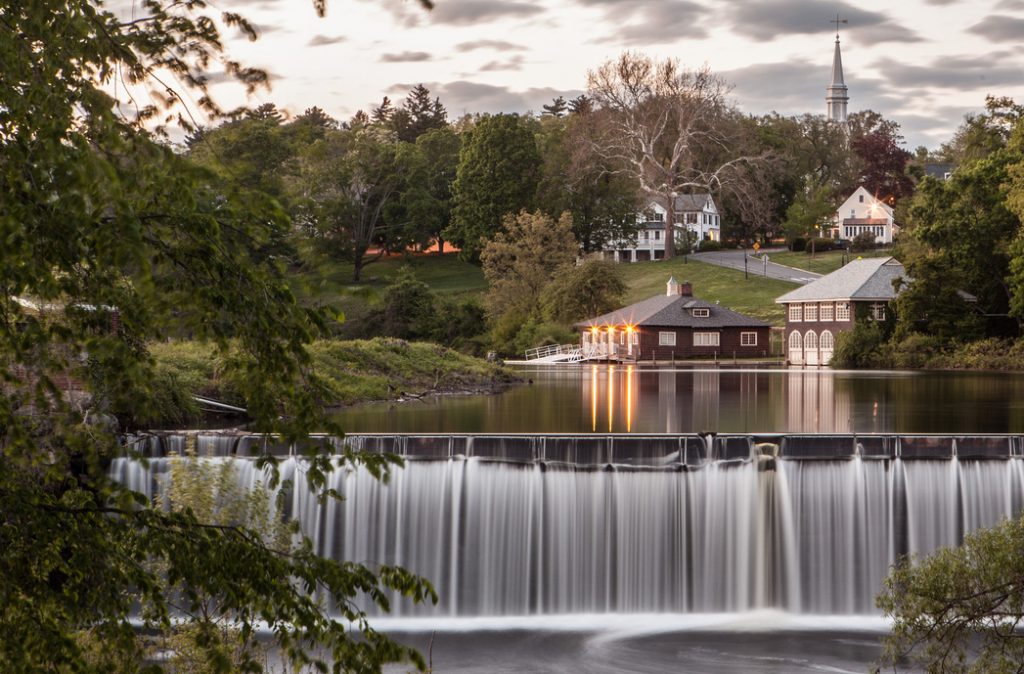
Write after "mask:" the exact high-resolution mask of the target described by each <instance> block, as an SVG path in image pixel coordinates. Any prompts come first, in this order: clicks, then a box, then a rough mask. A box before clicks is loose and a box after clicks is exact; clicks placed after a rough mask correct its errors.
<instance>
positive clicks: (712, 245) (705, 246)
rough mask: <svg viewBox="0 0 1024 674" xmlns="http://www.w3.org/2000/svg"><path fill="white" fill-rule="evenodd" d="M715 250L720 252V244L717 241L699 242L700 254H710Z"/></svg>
mask: <svg viewBox="0 0 1024 674" xmlns="http://www.w3.org/2000/svg"><path fill="white" fill-rule="evenodd" d="M716 250H722V244H721V242H719V241H710V240H708V241H701V242H700V252H702V253H712V252H714V251H716Z"/></svg>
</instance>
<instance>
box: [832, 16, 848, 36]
mask: <svg viewBox="0 0 1024 674" xmlns="http://www.w3.org/2000/svg"><path fill="white" fill-rule="evenodd" d="M829 23H834V24H835V25H836V39H837V40H838V39H839V24H841V23H849V21H847V20H846V19H840V18H839V15H838V14H836V18H834V19H832V20H831V21H829Z"/></svg>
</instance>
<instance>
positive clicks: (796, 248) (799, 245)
mask: <svg viewBox="0 0 1024 674" xmlns="http://www.w3.org/2000/svg"><path fill="white" fill-rule="evenodd" d="M806 248H807V239H805V238H803V237H801V236H798V237H797V238H795V239H793V242H792V243H790V244H789V249H790V250H791V251H793V252H794V253H800V252H803V250H804V249H806Z"/></svg>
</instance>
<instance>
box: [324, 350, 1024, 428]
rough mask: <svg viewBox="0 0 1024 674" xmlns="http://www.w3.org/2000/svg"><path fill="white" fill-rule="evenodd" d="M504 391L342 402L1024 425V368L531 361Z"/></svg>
mask: <svg viewBox="0 0 1024 674" xmlns="http://www.w3.org/2000/svg"><path fill="white" fill-rule="evenodd" d="M523 372H524V375H525V376H526V377H529V378H530V379H531V380H532V382H533V383H532V384H526V385H522V386H517V387H515V388H512V389H509V390H508V391H505V392H504V393H500V394H496V395H486V396H447V397H440V398H435V399H428V400H424V401H412V402H405V403H374V404H370V405H363V406H359V407H354V408H351V409H347V410H344V411H342V412H341V413H340V415H339V417H340V420H341V421H342V423H343V424H344V428H345V429H346V430H348V431H349V432H403V433H433V432H439V433H448V432H450V433H513V432H515V433H531V432H532V433H559V432H562V433H587V432H596V433H609V432H612V433H687V432H698V431H715V432H722V433H740V432H808V433H810V432H821V433H830V432H836V433H851V432H854V433H868V432H893V433H1021V432H1024V374H1021V373H1010V374H1007V373H974V372H971V373H964V372H835V371H831V370H824V371H817V370H806V371H805V370H725V369H722V370H717V369H716V370H693V369H666V370H648V369H638V368H635V367H632V366H628V367H625V366H606V365H593V366H583V367H580V368H576V369H565V370H524V371H523Z"/></svg>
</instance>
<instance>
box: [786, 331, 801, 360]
mask: <svg viewBox="0 0 1024 674" xmlns="http://www.w3.org/2000/svg"><path fill="white" fill-rule="evenodd" d="M789 362H790V363H792V364H793V365H800V364H802V363H803V362H804V345H803V339H802V338H801V337H800V332H799V331H798V330H794V331H793V332H791V333H789Z"/></svg>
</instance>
